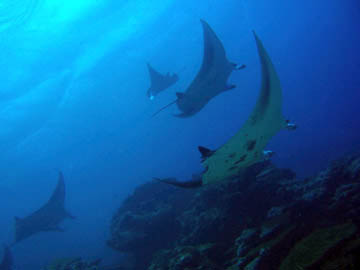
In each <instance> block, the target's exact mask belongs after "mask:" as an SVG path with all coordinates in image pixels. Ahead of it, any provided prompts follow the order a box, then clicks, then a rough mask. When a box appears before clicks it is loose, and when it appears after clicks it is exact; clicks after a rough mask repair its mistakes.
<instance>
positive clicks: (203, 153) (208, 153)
mask: <svg viewBox="0 0 360 270" xmlns="http://www.w3.org/2000/svg"><path fill="white" fill-rule="evenodd" d="M198 149H199V152H200V154H201V158H202V159H203V160H204V159H207V158H208V157H210V156H211V155H212V154H214V152H215V151H213V150H210V149H208V148H206V147H204V146H198Z"/></svg>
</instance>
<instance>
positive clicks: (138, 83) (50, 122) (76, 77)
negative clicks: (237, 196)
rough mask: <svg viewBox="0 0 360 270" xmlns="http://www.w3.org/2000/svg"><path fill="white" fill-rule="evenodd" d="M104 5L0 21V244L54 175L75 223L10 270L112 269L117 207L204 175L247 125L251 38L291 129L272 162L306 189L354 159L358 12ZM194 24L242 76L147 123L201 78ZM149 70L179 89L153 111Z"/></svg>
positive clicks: (34, 1) (332, 5) (34, 9)
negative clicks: (194, 105)
mask: <svg viewBox="0 0 360 270" xmlns="http://www.w3.org/2000/svg"><path fill="white" fill-rule="evenodd" d="M100 2H101V3H100ZM100 2H98V1H95V0H94V1H90V0H88V1H84V0H78V1H55V0H5V1H4V3H5V4H4V5H3V7H2V8H1V9H0V83H1V84H0V85H1V87H0V125H1V130H0V153H1V154H0V209H1V210H0V211H1V212H0V242H6V243H11V242H12V241H13V233H14V232H13V216H15V215H16V216H20V217H23V216H25V215H27V214H29V213H31V212H32V211H34V210H36V209H37V208H38V207H39V206H41V205H42V204H43V203H44V202H45V201H46V200H47V199H48V197H49V196H50V194H51V192H52V190H53V188H54V187H55V185H56V180H57V179H56V178H57V171H58V170H62V171H63V172H64V175H65V181H66V185H67V208H68V209H69V211H70V212H71V213H72V214H73V215H75V216H77V217H78V218H77V219H76V220H75V221H72V220H71V221H67V222H65V223H64V225H63V226H64V228H65V229H66V232H65V233H43V234H38V235H34V236H33V237H31V238H29V239H27V240H25V241H23V242H21V243H19V244H18V245H17V246H15V247H14V248H13V252H14V256H15V259H16V264H17V265H18V266H19V268H20V269H39V267H40V266H42V265H44V264H45V263H47V262H49V261H50V260H51V259H53V258H56V257H61V256H79V255H80V256H83V257H85V258H96V257H104V261H105V262H106V263H115V262H117V260H118V257H119V256H118V255H117V253H116V252H114V251H112V250H110V249H109V248H107V247H106V245H105V240H106V239H107V237H108V231H109V223H110V219H111V216H112V214H113V213H114V211H115V210H116V208H117V207H118V206H119V205H120V203H121V201H122V200H123V199H124V198H125V197H126V196H127V195H128V194H130V193H131V192H132V190H133V189H134V187H136V186H137V185H138V184H140V183H143V182H145V181H148V180H150V179H151V178H152V177H154V176H155V177H168V176H175V177H178V178H179V179H182V180H185V179H189V178H190V177H191V175H192V174H193V173H198V172H200V171H201V170H202V167H201V164H200V162H199V154H198V153H197V146H198V145H203V146H207V147H210V148H214V149H215V148H217V147H219V146H220V145H221V144H223V143H224V142H225V141H226V140H227V139H229V138H230V137H231V135H233V134H235V132H236V131H237V130H238V129H239V128H240V127H241V125H242V123H243V122H244V121H245V120H246V118H247V116H248V115H249V113H250V111H251V109H252V106H253V105H254V103H255V100H256V97H257V95H258V91H259V84H260V73H259V72H260V68H259V63H258V56H257V52H256V48H255V43H254V40H253V37H252V34H251V30H253V29H254V30H256V32H257V33H258V35H259V36H260V37H261V39H262V40H263V43H264V45H265V47H266V48H267V50H268V52H269V54H270V56H271V58H272V60H273V62H274V64H275V66H276V69H277V71H278V73H279V76H280V79H281V82H282V86H283V96H284V114H285V116H286V117H288V118H290V119H291V120H293V121H295V122H296V123H297V124H298V126H299V129H298V130H297V131H296V132H287V131H282V132H280V133H279V134H278V135H277V136H276V137H274V139H273V140H272V142H271V143H270V145H269V146H268V147H269V149H271V150H274V151H275V152H276V153H277V154H276V156H275V157H274V162H275V163H276V164H277V165H278V166H281V167H289V168H292V169H293V170H295V171H296V173H297V174H298V175H299V177H306V176H308V175H312V174H314V173H315V172H317V171H318V170H320V169H322V168H324V167H326V166H327V164H328V163H329V162H330V161H331V160H333V159H336V158H338V157H340V156H341V155H343V154H344V153H346V152H349V151H354V150H357V149H358V147H359V144H360V143H359V129H360V128H359V127H360V118H359V116H358V115H359V114H358V111H359V101H360V94H359V85H360V54H359V53H358V49H359V48H360V35H359V29H360V28H359V18H360V8H359V3H358V1H355V0H353V1H336V0H318V1H310V0H304V1H287V0H278V1H268V0H253V1H249V0H223V1H215V0H211V1H210V0H200V1H193V0H181V1H180V0H152V1H147V0H131V1H117V0H107V1H100ZM200 18H203V19H205V20H206V21H208V23H209V24H210V25H211V26H212V28H213V29H214V31H215V32H216V33H217V35H218V36H219V38H220V39H221V40H222V42H223V44H224V47H225V48H226V51H227V55H228V58H229V59H230V60H231V61H233V62H237V63H239V64H242V63H244V64H246V65H247V69H245V70H242V71H238V72H234V73H233V75H232V76H231V78H230V83H235V84H236V85H237V88H236V89H235V90H232V91H228V92H227V93H224V94H222V95H220V96H218V97H216V98H215V99H214V100H212V101H211V102H210V103H209V104H208V105H207V106H206V107H205V108H204V109H203V110H202V111H201V112H200V113H198V114H197V115H195V116H194V117H191V118H188V119H179V118H174V117H173V116H172V114H173V113H175V112H176V107H175V106H174V107H172V108H170V109H168V110H167V111H164V112H162V113H161V114H159V115H158V116H157V117H156V118H151V114H152V113H154V112H155V111H156V110H157V109H159V108H160V107H162V106H164V105H165V104H167V103H169V102H171V101H172V100H174V97H175V92H177V91H184V90H185V89H186V87H187V86H188V85H189V83H190V82H191V80H192V79H193V77H194V76H195V74H196V72H197V70H198V69H199V66H200V64H201V58H202V29H201V25H200V23H199V19H200ZM147 61H149V62H151V63H152V64H153V66H154V67H155V68H156V69H158V70H159V71H161V72H163V73H165V72H178V73H179V77H180V81H179V82H178V83H177V84H176V85H175V86H173V87H172V88H171V89H169V90H168V91H167V92H164V93H161V94H160V95H159V96H157V97H156V98H155V100H154V101H150V100H148V99H147V98H146V95H145V93H146V90H147V88H148V87H149V77H148V73H147V69H146V62H147Z"/></svg>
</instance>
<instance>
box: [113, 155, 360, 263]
mask: <svg viewBox="0 0 360 270" xmlns="http://www.w3.org/2000/svg"><path fill="white" fill-rule="evenodd" d="M359 225H360V155H349V156H346V157H344V158H342V159H340V160H337V161H335V162H333V163H332V164H331V165H330V166H329V167H328V168H327V169H325V170H324V171H321V172H319V173H318V174H317V175H315V176H314V177H310V178H307V179H297V178H296V176H295V174H294V173H293V172H291V171H290V170H287V169H279V168H276V167H275V166H274V165H272V164H271V163H270V162H266V163H259V164H257V165H255V166H252V167H251V168H249V169H248V170H247V171H246V173H245V175H242V176H241V178H240V176H239V177H234V178H232V179H229V180H228V181H222V182H219V183H217V184H212V185H207V186H204V187H202V188H199V189H195V190H184V189H178V188H175V187H172V186H168V185H166V184H164V183H158V182H150V183H147V184H145V185H142V186H140V187H139V188H138V189H137V190H136V191H135V192H134V194H133V195H132V196H130V197H129V198H128V199H127V200H126V201H125V202H124V203H123V205H122V206H121V207H120V208H119V210H118V211H117V212H116V213H115V215H114V217H113V220H112V223H111V238H110V240H109V241H108V244H109V245H110V246H111V247H112V248H114V249H117V250H119V251H121V252H130V253H133V254H134V255H135V257H136V258H137V259H136V265H134V269H136V270H142V269H144V270H145V269H148V270H178V269H179V270H180V269H189V270H190V269H191V270H195V269H198V270H200V269H207V270H209V269H213V270H218V269H219V270H220V269H227V270H243V269H246V270H251V269H252V270H293V269H298V270H302V269H306V270H315V269H321V270H334V269H349V270H351V269H360V230H359Z"/></svg>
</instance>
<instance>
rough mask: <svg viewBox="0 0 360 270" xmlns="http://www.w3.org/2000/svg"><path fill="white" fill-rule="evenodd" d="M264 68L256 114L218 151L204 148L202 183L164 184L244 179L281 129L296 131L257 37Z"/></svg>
mask: <svg viewBox="0 0 360 270" xmlns="http://www.w3.org/2000/svg"><path fill="white" fill-rule="evenodd" d="M254 36H255V41H256V46H257V49H258V54H259V58H260V64H261V89H260V94H259V97H258V99H257V102H256V105H255V107H254V108H253V111H252V113H251V114H250V116H249V118H248V119H247V120H246V122H245V123H244V125H243V126H242V127H241V128H240V129H239V131H238V132H237V133H236V134H235V135H234V136H233V137H232V138H230V139H229V140H228V141H227V142H226V143H225V144H224V145H223V146H221V147H220V148H218V149H217V150H214V151H212V150H210V149H207V148H205V147H202V146H200V147H199V150H200V152H201V154H202V164H203V165H204V167H205V172H204V173H203V175H202V177H201V179H200V180H196V181H187V182H179V181H174V180H167V179H165V180H161V179H159V180H160V181H161V182H164V183H167V184H171V185H175V186H179V187H183V188H194V187H200V186H202V185H206V184H210V183H215V182H219V181H222V180H225V179H229V178H230V177H232V176H235V175H240V174H241V173H242V172H244V170H245V169H246V168H248V167H250V166H251V165H253V164H255V163H257V162H259V161H262V160H264V153H267V152H269V151H264V149H265V147H266V145H267V144H268V142H269V141H270V139H271V138H272V137H273V136H274V135H275V134H276V133H278V132H279V131H280V130H281V129H284V128H287V129H289V130H294V129H295V128H296V125H294V124H293V123H290V122H289V121H288V120H285V118H284V116H283V112H282V89H281V85H280V80H279V77H278V75H277V72H276V70H275V67H274V65H273V63H272V62H271V59H270V57H269V55H268V54H267V52H266V50H265V48H264V46H263V44H262V42H261V40H260V39H259V38H258V36H257V35H256V34H255V32H254Z"/></svg>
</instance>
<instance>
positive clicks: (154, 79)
mask: <svg viewBox="0 0 360 270" xmlns="http://www.w3.org/2000/svg"><path fill="white" fill-rule="evenodd" d="M147 67H148V70H149V75H150V81H151V85H150V88H149V89H148V91H147V92H146V94H147V96H148V97H149V98H150V99H154V97H155V96H156V95H157V94H159V93H160V92H162V91H164V90H166V89H167V88H169V87H170V86H172V85H173V84H174V83H176V82H177V81H178V80H179V77H178V75H176V74H172V75H170V74H169V73H167V74H166V75H162V74H161V73H159V72H158V71H156V70H155V69H154V68H153V67H152V66H151V65H150V64H149V63H148V64H147Z"/></svg>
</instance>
